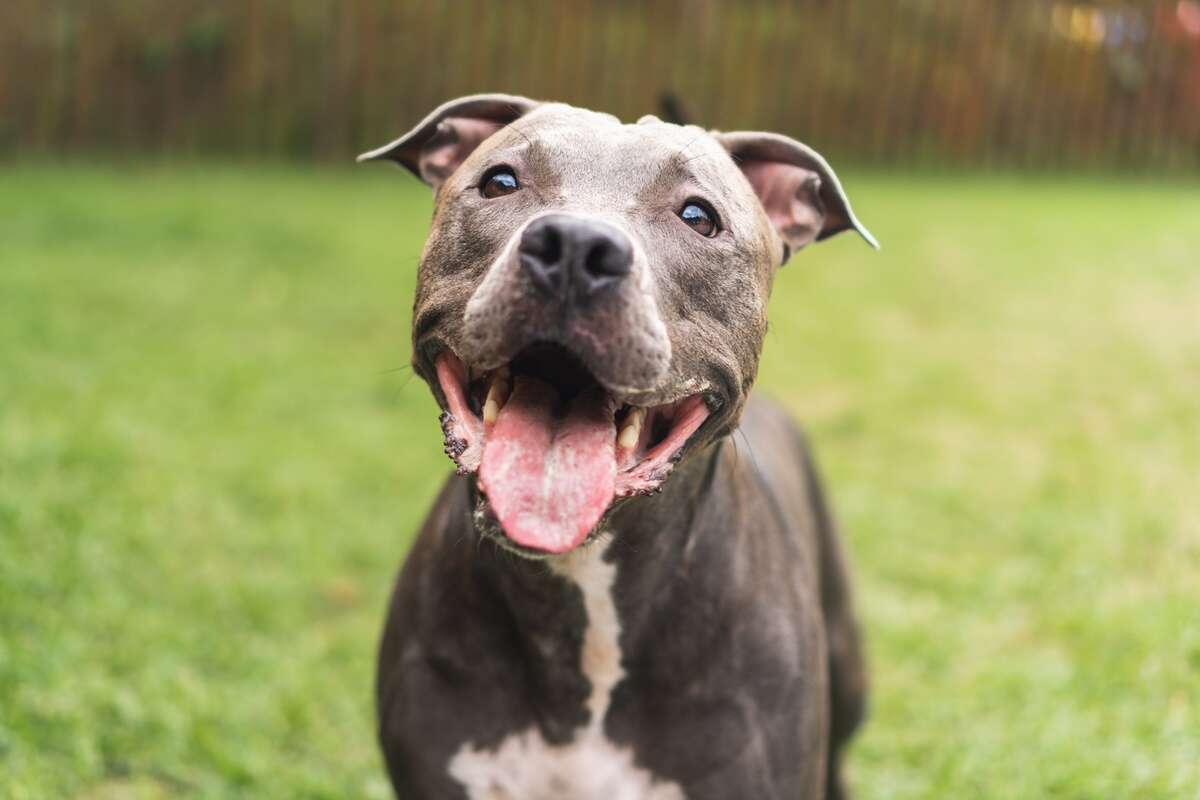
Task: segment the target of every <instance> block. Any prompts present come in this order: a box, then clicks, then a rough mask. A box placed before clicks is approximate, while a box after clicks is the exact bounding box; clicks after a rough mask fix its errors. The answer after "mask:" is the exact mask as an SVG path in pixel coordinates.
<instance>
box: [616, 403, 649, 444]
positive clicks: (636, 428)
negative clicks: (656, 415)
mask: <svg viewBox="0 0 1200 800" xmlns="http://www.w3.org/2000/svg"><path fill="white" fill-rule="evenodd" d="M645 419H646V409H644V408H635V409H633V410H632V411H630V412H629V415H628V416H626V417H625V424H624V425H623V426H622V427H621V433H620V435H619V436H617V445H618V446H619V447H620V448H621V449H622V450H632V449H633V448H635V447H637V443H638V439H640V438H641V436H642V422H643V421H644V420H645Z"/></svg>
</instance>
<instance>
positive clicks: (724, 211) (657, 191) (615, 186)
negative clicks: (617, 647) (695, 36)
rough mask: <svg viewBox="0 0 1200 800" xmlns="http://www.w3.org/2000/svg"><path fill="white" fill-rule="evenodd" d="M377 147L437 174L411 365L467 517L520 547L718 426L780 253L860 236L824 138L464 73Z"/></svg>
mask: <svg viewBox="0 0 1200 800" xmlns="http://www.w3.org/2000/svg"><path fill="white" fill-rule="evenodd" d="M376 158H388V159H392V160H395V161H398V162H399V163H401V164H403V165H404V166H405V167H407V168H408V169H410V170H411V171H412V172H414V173H415V174H417V175H418V176H420V177H421V178H422V179H423V180H424V181H425V182H426V183H428V184H429V185H430V186H431V187H433V189H434V191H435V192H436V198H435V209H434V218H433V226H432V231H431V233H430V236H429V240H428V242H427V243H426V247H425V252H424V254H423V256H422V260H421V266H420V271H419V274H418V283H417V296H416V304H415V308H414V313H413V365H414V368H415V369H416V370H417V372H418V373H419V374H420V375H421V376H422V377H424V378H425V380H426V381H427V382H428V383H429V385H430V387H431V388H432V389H433V392H434V395H435V396H436V397H437V399H438V402H439V403H440V404H441V406H442V409H443V414H442V427H443V431H444V434H445V437H446V452H447V453H448V454H449V455H450V456H451V458H453V459H454V461H455V463H456V464H457V466H458V470H459V472H460V473H462V474H470V473H476V474H477V479H478V486H479V489H480V490H481V492H480V497H481V500H480V507H479V509H478V510H477V514H476V518H477V521H478V523H479V525H480V527H481V529H482V530H483V531H484V532H485V533H487V534H488V535H491V536H493V537H495V538H497V540H498V541H500V543H501V544H503V545H505V546H507V547H509V548H510V549H513V550H515V551H517V552H520V553H523V554H526V555H536V554H545V553H560V552H565V551H567V550H570V549H573V548H574V547H577V546H578V545H580V544H581V543H582V542H584V541H585V540H586V539H587V538H588V536H589V534H592V533H594V532H596V531H597V529H598V527H599V523H600V521H601V519H602V517H603V516H604V514H605V513H606V512H607V511H608V510H609V508H610V507H611V506H612V505H613V504H614V503H616V502H618V501H620V500H622V499H624V498H627V497H632V496H635V495H639V494H648V493H651V492H653V491H655V490H656V489H657V488H658V487H659V486H660V485H661V484H662V483H663V481H665V480H666V479H667V477H668V475H669V474H670V472H671V470H672V467H673V466H674V464H675V463H676V462H677V461H678V460H679V459H680V458H683V457H685V456H686V455H687V453H688V452H692V451H696V450H698V449H700V448H702V447H703V446H704V445H705V444H706V443H708V442H711V441H713V440H714V439H716V438H719V437H721V436H723V435H725V434H726V433H728V432H729V431H730V430H732V429H733V427H734V426H735V425H736V423H737V420H738V417H739V415H740V413H741V410H742V407H743V405H744V403H745V401H746V397H747V393H748V392H749V390H750V387H751V385H752V384H753V382H754V376H755V371H756V368H757V364H758V358H759V353H760V351H761V348H762V342H763V336H764V334H765V332H766V308H767V298H768V295H769V293H770V287H771V282H772V278H773V275H774V272H775V270H776V269H777V268H778V267H779V265H780V264H782V263H783V262H784V261H786V260H787V258H788V256H789V255H790V254H791V253H793V252H795V251H796V250H799V249H800V248H802V247H804V246H805V245H806V244H808V243H810V242H812V241H814V240H818V239H822V238H825V237H827V236H831V235H833V234H835V233H838V232H840V231H842V230H846V229H849V228H855V229H857V230H858V231H859V232H860V233H861V234H863V236H864V238H866V239H867V240H868V241H871V242H872V243H873V240H871V239H870V235H869V234H868V233H867V232H866V230H865V229H864V228H862V227H861V225H859V223H858V222H857V220H856V219H855V218H854V215H853V213H852V212H851V210H850V206H849V203H848V202H847V200H846V197H845V195H844V193H843V192H842V189H841V187H840V185H839V184H838V182H837V178H836V177H835V176H834V174H833V172H832V171H831V170H830V169H829V167H828V165H826V164H825V162H824V160H823V159H821V157H820V156H818V155H817V154H815V153H813V152H812V151H811V150H809V149H808V148H806V147H804V146H803V145H801V144H799V143H797V142H794V141H792V140H790V139H787V138H785V137H781V136H777V135H773V134H758V133H754V134H751V133H730V134H720V133H709V132H706V131H704V130H702V129H700V128H696V127H692V126H686V127H684V126H678V125H671V124H667V123H663V122H660V121H659V120H657V119H655V118H653V117H646V118H643V119H642V120H640V121H639V122H638V123H637V124H635V125H623V124H621V123H620V122H619V121H618V120H616V119H615V118H613V117H611V116H608V115H605V114H598V113H595V112H592V111H585V110H582V109H577V108H573V107H570V106H566V105H562V104H539V103H535V102H533V101H530V100H527V99H525V98H520V97H510V96H505V95H477V96H474V97H469V98H463V99H461V100H456V101H452V102H450V103H447V104H445V105H443V106H441V107H440V108H438V109H437V110H436V111H434V112H433V113H432V114H431V115H430V116H429V117H427V118H426V119H425V120H424V121H423V122H422V123H421V124H420V125H418V126H417V127H416V128H415V129H414V130H413V131H411V132H410V133H408V134H406V135H405V136H403V137H401V138H400V139H398V140H396V141H395V142H392V143H391V144H389V145H387V146H385V147H383V148H380V149H379V150H376V151H373V152H371V153H367V154H365V155H364V156H363V157H362V159H364V160H366V159H376Z"/></svg>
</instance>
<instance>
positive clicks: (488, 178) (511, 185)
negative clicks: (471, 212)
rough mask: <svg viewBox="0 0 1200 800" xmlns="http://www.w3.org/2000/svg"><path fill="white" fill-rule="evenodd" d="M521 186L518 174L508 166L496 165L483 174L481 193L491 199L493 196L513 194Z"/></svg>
mask: <svg viewBox="0 0 1200 800" xmlns="http://www.w3.org/2000/svg"><path fill="white" fill-rule="evenodd" d="M520 188H521V184H519V183H517V176H516V175H514V174H513V171H512V170H511V169H509V168H508V167H496V168H495V169H493V170H492V171H491V172H489V173H488V174H487V175H484V176H483V181H482V182H481V183H480V184H479V193H480V194H482V195H483V196H484V197H487V198H489V199H491V198H493V197H503V196H504V195H506V194H512V193H513V192H515V191H516V190H517V189H520Z"/></svg>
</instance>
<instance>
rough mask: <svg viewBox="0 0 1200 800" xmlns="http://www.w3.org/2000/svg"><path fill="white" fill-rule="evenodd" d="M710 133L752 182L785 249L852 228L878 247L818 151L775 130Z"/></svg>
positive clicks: (797, 246) (795, 249)
mask: <svg viewBox="0 0 1200 800" xmlns="http://www.w3.org/2000/svg"><path fill="white" fill-rule="evenodd" d="M714 135H715V136H716V137H717V141H719V142H720V143H721V144H722V146H724V147H725V149H726V150H728V151H729V155H730V156H732V157H733V160H734V161H735V162H736V163H737V165H738V167H739V168H740V169H741V170H742V173H743V174H744V175H745V176H746V179H747V180H749V181H750V185H751V186H752V187H754V192H755V194H757V195H758V199H759V201H760V202H761V203H762V205H763V208H764V209H765V210H766V212H767V217H768V218H769V219H770V220H771V223H772V224H773V225H774V226H775V230H776V231H778V232H779V235H780V236H781V237H782V238H783V241H784V243H785V244H787V247H788V254H790V253H794V252H796V251H797V250H799V249H800V248H802V247H804V246H805V245H807V244H809V243H810V242H813V241H820V240H822V239H826V238H828V237H830V236H833V235H835V234H838V233H841V232H842V231H844V230H849V229H851V228H853V229H854V230H856V231H858V235H859V236H861V237H862V238H863V239H865V240H866V242H867V244H869V245H871V246H872V247H874V248H877V249H878V247H879V243H878V242H877V241H875V237H874V236H872V235H871V232H870V231H868V230H867V229H866V227H865V226H864V225H863V224H862V223H861V222H859V221H858V219H857V218H856V217H855V216H854V211H852V210H851V208H850V200H849V198H847V197H846V192H845V191H844V190H843V189H842V185H841V183H839V182H838V179H837V175H835V174H834V172H833V168H832V167H830V166H829V164H828V163H827V162H826V161H825V159H824V158H822V157H821V154H820V153H818V152H817V151H816V150H813V149H812V148H811V147H809V146H808V145H805V144H801V143H800V142H797V141H796V140H795V139H789V138H788V137H786V136H781V135H779V134H778V133H758V132H748V131H738V132H734V133H715V134H714ZM786 260H787V258H786V256H785V258H784V261H786Z"/></svg>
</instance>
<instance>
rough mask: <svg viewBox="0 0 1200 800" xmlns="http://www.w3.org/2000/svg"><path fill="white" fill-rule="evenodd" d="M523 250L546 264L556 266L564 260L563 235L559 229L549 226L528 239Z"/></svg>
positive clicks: (538, 230) (540, 229)
mask: <svg viewBox="0 0 1200 800" xmlns="http://www.w3.org/2000/svg"><path fill="white" fill-rule="evenodd" d="M521 250H522V251H524V252H525V253H528V254H529V255H531V256H534V257H535V258H538V259H540V260H541V261H543V262H544V263H546V264H555V263H557V262H558V261H559V259H561V258H562V235H561V234H560V233H559V232H558V229H557V228H555V227H553V226H550V225H547V226H545V227H542V228H539V229H537V230H536V231H534V232H533V235H532V236H529V237H526V239H525V241H524V242H522V247H521Z"/></svg>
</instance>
